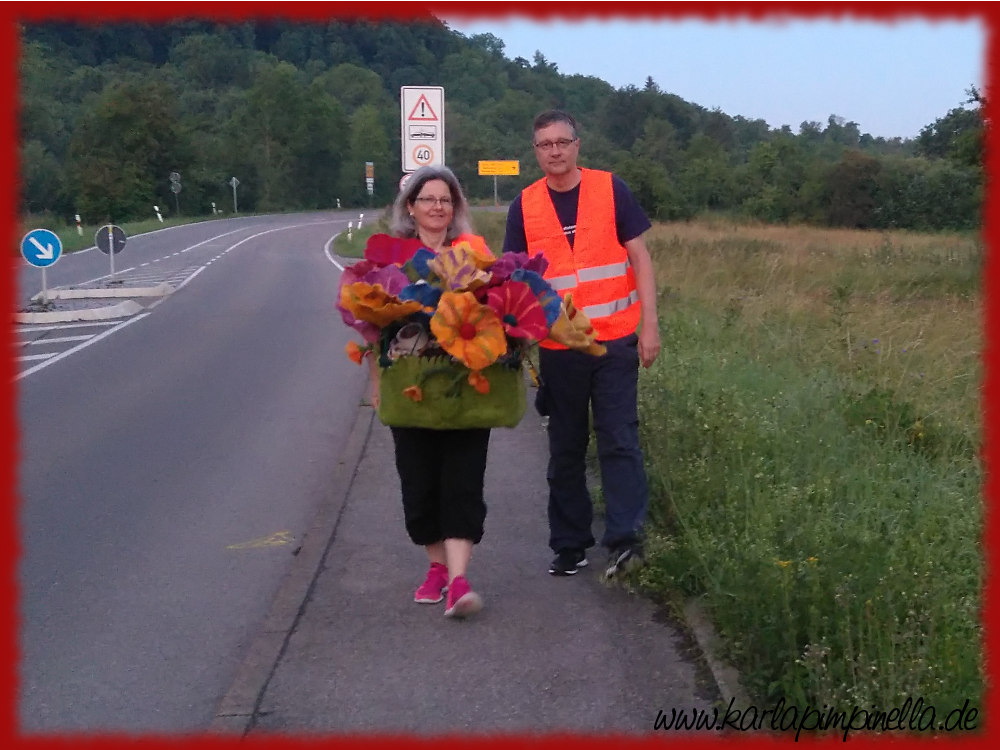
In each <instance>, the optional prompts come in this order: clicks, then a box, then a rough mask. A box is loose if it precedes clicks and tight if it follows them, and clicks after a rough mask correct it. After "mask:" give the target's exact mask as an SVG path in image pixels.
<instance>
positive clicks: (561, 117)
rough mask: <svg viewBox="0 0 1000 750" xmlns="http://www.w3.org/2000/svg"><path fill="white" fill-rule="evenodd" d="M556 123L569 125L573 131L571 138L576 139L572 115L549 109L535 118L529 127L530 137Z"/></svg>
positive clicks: (574, 122) (574, 121)
mask: <svg viewBox="0 0 1000 750" xmlns="http://www.w3.org/2000/svg"><path fill="white" fill-rule="evenodd" d="M557 122H564V123H566V124H567V125H569V126H570V127H571V128H572V129H573V137H574V138H576V136H577V132H576V120H574V119H573V115H571V114H569V113H568V112H563V111H562V110H561V109H550V110H547V111H545V112H542V113H541V114H540V115H538V116H537V117H535V121H534V122H533V123H532V125H531V135H532V137H534V135H535V133H537V132H538V131H539V130H541V129H542V128H547V127H548V126H549V125H552V124H553V123H557Z"/></svg>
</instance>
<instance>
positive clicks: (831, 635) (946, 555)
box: [476, 214, 985, 716]
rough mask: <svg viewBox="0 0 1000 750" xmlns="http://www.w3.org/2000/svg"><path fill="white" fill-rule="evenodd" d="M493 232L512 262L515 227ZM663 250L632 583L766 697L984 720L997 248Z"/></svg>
mask: <svg viewBox="0 0 1000 750" xmlns="http://www.w3.org/2000/svg"><path fill="white" fill-rule="evenodd" d="M476 221H477V226H478V228H479V229H480V231H481V232H482V233H483V234H484V235H485V236H486V237H487V241H488V243H489V244H490V246H491V247H496V248H499V247H500V243H501V240H502V233H503V226H502V217H495V216H494V217H491V216H488V215H478V214H477V215H476ZM647 243H648V245H649V248H650V252H651V254H652V256H653V260H654V264H655V267H656V272H657V281H658V289H659V290H660V294H659V313H660V321H659V323H660V328H661V334H662V338H663V353H662V354H661V355H660V358H659V360H658V361H657V362H656V364H655V365H654V366H653V367H652V368H651V369H650V370H648V371H643V372H642V373H641V375H640V421H641V429H642V438H643V446H644V450H645V455H646V464H647V471H648V475H649V479H650V485H651V507H650V523H649V529H648V532H649V539H648V553H649V557H650V564H649V565H648V566H647V567H646V568H645V569H644V570H643V572H642V573H641V575H640V576H639V579H638V584H639V585H641V586H642V587H643V588H644V589H645V590H647V591H648V592H650V593H652V594H653V595H654V596H656V597H657V598H660V599H662V600H664V601H667V602H673V603H680V602H681V601H683V600H684V599H685V598H688V597H697V598H698V599H700V601H701V602H702V604H703V605H704V606H705V607H706V608H707V609H708V611H709V612H710V614H711V617H712V620H713V622H714V623H715V626H716V628H717V629H718V631H719V632H720V634H721V636H722V638H723V641H724V643H725V650H726V652H725V656H726V657H727V658H728V660H729V661H730V662H732V663H733V664H734V665H736V666H737V667H738V669H739V671H740V673H741V675H742V677H743V681H744V686H745V687H746V688H747V689H748V691H749V692H750V693H751V695H752V696H753V697H754V698H755V699H759V700H777V699H778V698H782V697H783V698H785V700H786V701H788V702H789V703H794V704H797V705H798V706H800V707H802V708H804V707H805V706H806V705H811V706H815V707H817V709H818V708H819V707H821V706H823V705H828V706H836V707H838V708H839V709H850V708H852V707H853V706H861V707H863V708H870V707H871V706H875V707H876V708H877V709H879V710H883V711H889V710H891V709H892V708H893V707H897V706H900V705H902V704H903V703H904V701H905V700H906V699H907V698H910V699H911V700H914V701H915V700H916V699H917V698H919V697H923V699H924V701H925V703H926V704H930V705H934V706H935V707H936V708H937V710H938V715H939V716H942V715H943V714H944V713H947V711H949V710H951V709H952V708H956V707H961V706H962V705H963V703H964V701H965V700H966V699H968V700H970V702H971V705H973V706H981V705H982V698H983V691H984V680H985V677H984V674H983V658H982V656H983V647H982V634H983V633H982V626H981V624H980V607H981V591H982V584H983V575H984V566H983V556H982V549H981V536H982V522H983V498H982V492H981V487H982V478H983V477H982V467H981V466H980V463H979V448H980V423H981V419H980V401H979V387H980V380H981V374H982V372H981V370H982V368H981V359H980V354H981V352H982V349H983V336H982V330H981V312H982V293H981V288H980V278H981V272H982V266H983V254H984V248H983V244H982V242H981V240H980V239H979V238H978V237H977V236H972V235H923V234H911V233H904V232H893V233H872V232H862V231H848V230H830V229H813V228H793V227H775V226H748V225H736V224H730V223H727V222H724V221H717V222H711V221H702V222H695V223H689V224H687V223H681V224H658V225H656V226H655V227H654V228H653V229H652V230H651V231H650V232H649V233H648V235H647Z"/></svg>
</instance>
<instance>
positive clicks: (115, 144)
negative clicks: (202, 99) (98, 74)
mask: <svg viewBox="0 0 1000 750" xmlns="http://www.w3.org/2000/svg"><path fill="white" fill-rule="evenodd" d="M176 97H177V92H176V90H174V89H173V88H171V87H169V86H167V85H165V84H163V83H162V82H160V81H158V80H156V79H153V80H150V79H149V78H148V77H143V78H136V79H130V80H124V81H117V82H115V83H112V84H111V85H109V86H108V88H106V89H105V90H104V92H102V94H101V95H100V97H98V98H97V99H96V100H95V101H94V102H93V105H92V106H91V107H89V108H88V109H86V110H85V111H84V113H83V115H82V117H81V120H80V123H79V124H78V126H77V129H76V131H75V132H74V134H73V137H72V139H71V140H70V144H69V153H68V157H67V163H66V182H67V189H68V192H69V195H70V197H71V199H72V200H74V201H75V202H76V205H77V207H78V210H79V213H81V214H86V215H88V216H90V217H98V220H105V219H112V220H122V219H127V218H133V217H136V216H141V215H148V214H149V213H150V212H151V210H152V205H153V204H154V203H163V204H166V202H167V198H168V197H169V196H170V193H169V180H168V177H169V174H170V173H171V172H173V171H183V170H184V168H185V167H186V164H187V160H188V156H189V153H190V152H189V148H188V144H187V143H185V142H184V141H183V139H182V137H181V134H180V130H179V128H178V124H177V122H176V118H175V117H174V115H173V112H172V102H173V101H175V100H176ZM170 203H171V204H172V203H173V201H170Z"/></svg>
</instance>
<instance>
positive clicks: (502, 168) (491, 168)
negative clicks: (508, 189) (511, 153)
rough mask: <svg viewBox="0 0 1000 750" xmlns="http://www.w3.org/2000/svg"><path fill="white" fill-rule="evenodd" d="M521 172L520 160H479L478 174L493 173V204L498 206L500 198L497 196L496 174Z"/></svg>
mask: <svg viewBox="0 0 1000 750" xmlns="http://www.w3.org/2000/svg"><path fill="white" fill-rule="evenodd" d="M520 173H521V162H519V161H517V160H514V161H481V162H479V174H480V175H493V205H495V206H499V205H500V199H499V198H498V197H497V175H498V174H504V175H517V174H520Z"/></svg>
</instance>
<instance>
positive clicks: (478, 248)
mask: <svg viewBox="0 0 1000 750" xmlns="http://www.w3.org/2000/svg"><path fill="white" fill-rule="evenodd" d="M451 244H452V247H458V246H460V245H461V246H462V247H463V250H465V251H466V252H468V253H469V254H470V255H471V256H472V257H473V258H474V259H475V261H474V262H475V264H476V267H477V268H482V269H483V270H486V269H487V268H489V267H490V266H492V265H493V264H494V263H496V261H497V259H496V256H495V255H493V253H492V252H490V249H489V248H488V247H487V246H486V242H485V241H484V240H483V238H482V237H479V236H477V235H474V234H460V235H458V237H456V238H455V241H454V242H452V243H451Z"/></svg>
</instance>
